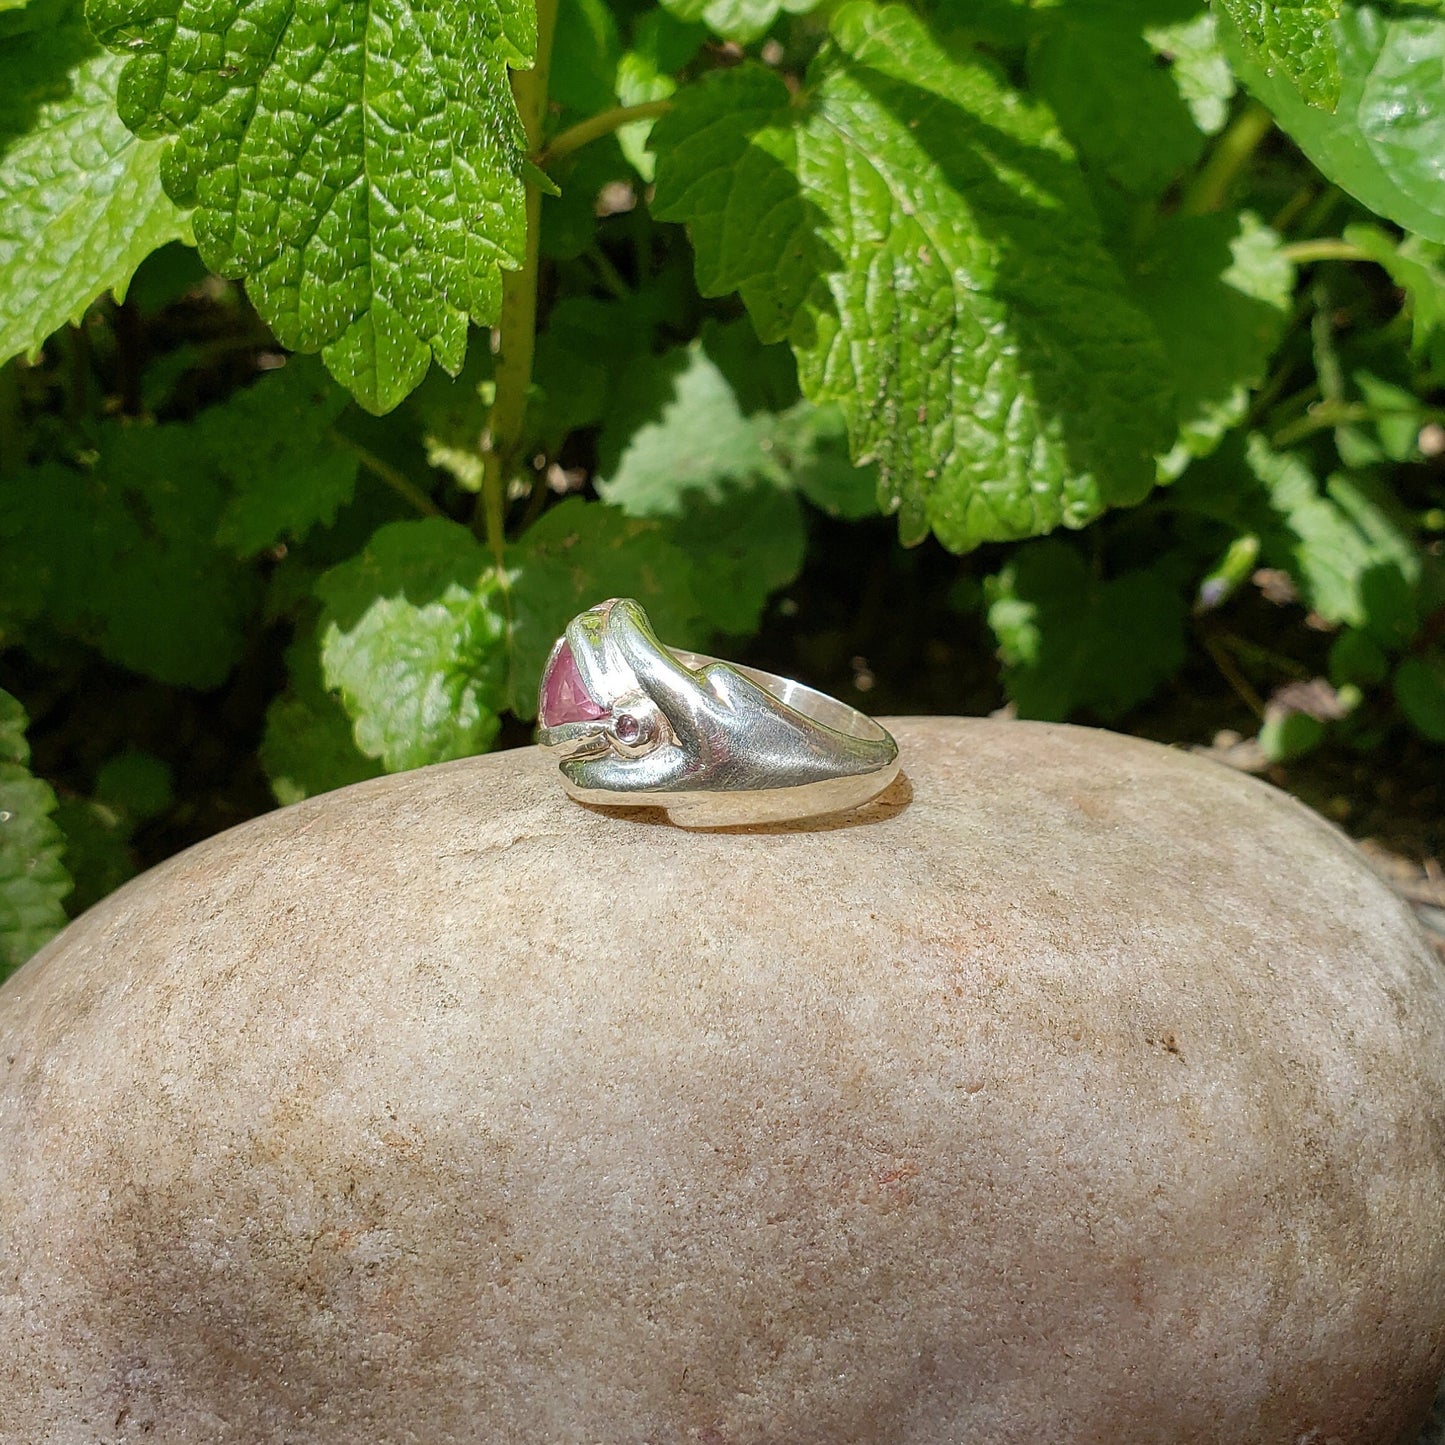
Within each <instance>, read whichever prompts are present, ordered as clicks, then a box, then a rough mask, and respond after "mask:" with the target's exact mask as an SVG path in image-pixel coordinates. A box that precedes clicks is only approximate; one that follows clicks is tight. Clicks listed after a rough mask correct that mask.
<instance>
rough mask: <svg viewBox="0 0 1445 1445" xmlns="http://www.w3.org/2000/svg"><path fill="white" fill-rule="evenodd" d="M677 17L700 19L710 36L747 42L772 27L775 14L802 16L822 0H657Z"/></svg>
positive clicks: (742, 42)
mask: <svg viewBox="0 0 1445 1445" xmlns="http://www.w3.org/2000/svg"><path fill="white" fill-rule="evenodd" d="M661 4H662V6H663V8H664V9H665V10H666V11H667V12H668V13H669V14H670V15H672V16H674V17H675V18H676V19H678V20H685V21H701V22H702V24H704V25H706V26H707V28H708V29H709V30H711V31H712V32H713V34H714V35H720V36H722V38H723V39H724V40H732V41H735V42H736V43H737V44H739V45H749V44H751V43H752V42H753V41H754V40H757V39H759V38H760V37H761V36H763V35H766V34H767V33H768V31H769V30H771V29H772V26H773V22H774V21H775V20H777V18H778V16H779V15H783V14H788V15H806V14H807V13H808V11H810V10H816V9H817V8H818V6H819V5H820V4H822V0H661Z"/></svg>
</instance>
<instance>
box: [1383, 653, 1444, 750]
mask: <svg viewBox="0 0 1445 1445" xmlns="http://www.w3.org/2000/svg"><path fill="white" fill-rule="evenodd" d="M1395 701H1396V702H1398V703H1399V704H1400V711H1401V712H1402V713H1404V714H1405V717H1406V719H1407V720H1408V721H1409V723H1410V725H1411V727H1413V728H1414V729H1415V731H1416V732H1418V733H1419V734H1420V735H1421V737H1426V738H1429V739H1430V741H1431V742H1432V743H1445V653H1440V652H1433V653H1425V654H1424V655H1422V656H1420V657H1407V658H1406V659H1405V660H1404V661H1403V662H1402V663H1401V664H1400V666H1399V667H1398V668H1397V669H1396V670H1395Z"/></svg>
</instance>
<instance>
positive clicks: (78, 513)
mask: <svg viewBox="0 0 1445 1445" xmlns="http://www.w3.org/2000/svg"><path fill="white" fill-rule="evenodd" d="M225 500H226V498H225V490H224V487H223V484H222V481H221V478H220V477H219V475H218V474H217V472H216V470H215V468H214V467H213V466H212V465H211V463H210V460H209V459H208V457H207V456H206V453H205V450H204V449H203V448H199V447H198V445H197V436H196V433H195V430H194V429H193V428H192V427H190V426H184V425H177V426H159V427H157V426H149V427H148V426H139V425H137V426H124V425H121V424H119V423H111V424H109V425H106V426H104V427H102V428H101V430H100V433H99V448H98V455H97V457H96V459H95V461H94V464H93V465H92V466H89V467H70V466H62V465H60V464H58V463H49V464H46V465H44V466H39V467H35V468H31V469H28V470H25V471H22V472H20V473H18V474H17V475H15V476H13V477H8V478H3V479H0V608H3V609H4V615H6V616H8V620H9V622H10V625H12V626H14V625H17V624H19V623H28V622H31V621H33V620H35V619H37V618H43V619H44V621H45V623H46V625H47V626H50V627H53V628H54V629H55V630H57V631H59V632H60V633H62V634H64V635H66V636H70V637H74V638H78V639H79V640H81V641H84V642H88V643H90V644H91V645H92V646H94V647H96V648H98V649H99V650H100V651H101V652H102V653H103V654H104V655H105V656H106V657H108V658H110V659H111V660H112V661H113V662H117V663H119V664H120V665H121V666H123V667H129V668H132V669H133V670H135V671H136V672H141V673H145V674H146V675H147V676H149V677H153V678H155V679H156V680H157V681H160V682H166V683H174V684H177V685H181V686H187V687H200V688H206V687H215V686H216V685H217V684H219V683H220V682H222V681H224V679H225V678H226V676H227V674H228V673H229V672H230V670H231V668H232V666H233V665H234V664H235V662H236V660H237V658H238V657H239V656H240V653H241V648H242V636H243V628H244V626H245V623H246V621H247V619H248V618H249V616H250V614H251V613H252V611H253V610H254V607H255V603H256V601H257V593H258V583H257V580H256V578H255V576H254V575H253V574H251V573H250V572H249V571H247V570H246V569H244V568H242V567H241V566H240V565H239V564H238V563H237V562H236V560H235V559H234V558H233V557H230V556H228V555H227V553H226V552H224V551H222V550H220V549H219V548H218V547H217V546H216V545H215V543H214V541H213V538H214V537H215V536H216V533H217V530H218V528H219V526H220V522H221V517H222V514H223V509H224V506H225Z"/></svg>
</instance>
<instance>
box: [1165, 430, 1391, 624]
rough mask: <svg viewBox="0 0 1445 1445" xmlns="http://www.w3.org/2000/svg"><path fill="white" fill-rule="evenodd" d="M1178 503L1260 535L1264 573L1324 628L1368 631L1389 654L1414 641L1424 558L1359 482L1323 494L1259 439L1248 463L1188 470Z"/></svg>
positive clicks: (1294, 456)
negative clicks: (1288, 582) (1285, 582)
mask: <svg viewBox="0 0 1445 1445" xmlns="http://www.w3.org/2000/svg"><path fill="white" fill-rule="evenodd" d="M1223 455H1224V454H1221V456H1223ZM1173 497H1174V500H1175V501H1176V502H1177V503H1178V504H1179V505H1181V506H1182V507H1184V508H1187V509H1189V510H1193V511H1198V512H1201V513H1203V514H1205V515H1207V516H1212V517H1215V518H1216V519H1218V520H1220V521H1223V522H1226V523H1228V524H1229V525H1231V526H1233V527H1235V528H1237V529H1238V530H1239V531H1240V532H1252V533H1256V534H1257V535H1258V536H1259V538H1260V555H1261V560H1262V561H1263V562H1264V564H1265V565H1267V566H1271V567H1278V568H1281V569H1283V570H1284V571H1286V572H1288V573H1289V574H1290V576H1291V577H1293V578H1294V580H1295V582H1296V584H1297V585H1298V587H1299V590H1300V595H1301V598H1302V599H1303V601H1304V603H1305V605H1306V606H1307V607H1309V608H1310V610H1311V611H1313V612H1316V613H1318V614H1319V616H1320V617H1322V618H1323V619H1324V620H1325V621H1326V622H1330V623H1338V624H1342V625H1345V626H1349V627H1356V628H1363V629H1365V630H1367V631H1368V632H1369V634H1370V635H1371V637H1372V638H1374V640H1375V641H1376V642H1377V643H1379V644H1381V645H1383V646H1387V647H1394V648H1398V647H1402V646H1404V645H1405V644H1406V643H1408V642H1409V640H1410V638H1411V637H1412V636H1413V635H1414V632H1415V629H1416V627H1417V626H1418V616H1417V611H1418V606H1417V602H1416V599H1415V589H1416V585H1417V583H1418V581H1419V578H1420V557H1419V554H1418V552H1417V550H1416V549H1415V547H1414V545H1413V544H1412V542H1411V541H1410V538H1409V537H1408V535H1407V534H1406V533H1405V532H1404V531H1403V530H1402V528H1401V527H1400V525H1399V523H1397V522H1396V520H1395V519H1394V518H1393V516H1392V515H1391V512H1390V510H1389V508H1388V507H1387V506H1386V505H1385V504H1384V503H1383V502H1382V501H1381V500H1380V499H1378V498H1376V497H1375V496H1374V495H1373V494H1372V492H1371V490H1370V489H1369V488H1368V486H1367V485H1366V484H1365V483H1364V482H1363V481H1362V479H1360V478H1358V477H1352V476H1349V475H1347V474H1344V473H1337V474H1335V475H1334V476H1332V477H1330V478H1329V480H1328V482H1327V483H1326V485H1324V486H1321V485H1320V483H1319V481H1318V480H1317V479H1316V477H1315V475H1314V473H1313V472H1312V471H1311V470H1310V467H1309V464H1308V462H1307V461H1306V460H1305V458H1304V457H1303V456H1302V455H1300V454H1299V453H1298V452H1276V451H1273V450H1271V449H1270V447H1269V445H1268V444H1267V443H1266V442H1265V440H1264V438H1263V437H1260V436H1257V435H1256V436H1251V437H1250V438H1249V442H1248V445H1247V447H1246V448H1245V452H1244V456H1243V458H1241V459H1239V460H1237V461H1236V460H1235V459H1234V458H1233V457H1232V456H1231V457H1229V458H1227V459H1226V460H1224V461H1223V463H1222V465H1221V466H1220V467H1218V468H1214V469H1210V468H1201V469H1199V470H1198V472H1197V474H1196V471H1195V470H1194V469H1191V471H1190V472H1189V473H1188V474H1187V475H1186V477H1185V478H1184V480H1183V481H1182V482H1181V483H1179V484H1178V486H1177V487H1176V489H1175V492H1174V494H1173Z"/></svg>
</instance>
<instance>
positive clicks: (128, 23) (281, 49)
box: [89, 0, 536, 412]
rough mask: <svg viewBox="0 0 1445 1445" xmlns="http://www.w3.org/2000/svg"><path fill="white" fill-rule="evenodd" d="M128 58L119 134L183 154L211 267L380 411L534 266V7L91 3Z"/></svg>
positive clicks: (483, 3) (526, 0)
mask: <svg viewBox="0 0 1445 1445" xmlns="http://www.w3.org/2000/svg"><path fill="white" fill-rule="evenodd" d="M89 19H90V22H91V26H92V28H93V29H94V30H95V32H96V34H97V35H98V36H99V38H100V39H101V40H102V41H104V42H105V43H106V44H107V45H109V46H111V47H112V48H113V49H115V50H116V51H118V52H120V53H124V54H129V55H130V56H131V57H132V58H131V60H130V63H129V64H128V65H127V67H126V70H125V74H124V76H123V77H122V80H121V86H120V113H121V117H122V118H123V119H124V120H125V122H126V124H127V125H129V126H130V127H131V128H132V129H133V130H135V131H137V133H139V134H143V135H163V134H164V135H173V136H175V137H176V140H175V142H174V144H173V145H172V147H171V148H170V149H169V151H168V152H167V154H166V158H165V167H164V177H165V185H166V189H167V191H168V192H169V193H170V195H171V196H172V197H173V198H174V199H175V200H176V201H177V202H178V203H179V204H181V205H187V206H190V205H193V206H195V207H196V212H195V217H194V224H195V232H196V240H197V243H198V244H199V246H200V249H201V254H202V256H203V257H204V258H205V260H206V263H207V264H208V265H209V266H210V267H211V268H212V269H213V270H215V271H217V272H219V273H220V274H221V275H224V276H235V277H245V278H246V279H247V283H248V290H249V292H250V295H251V299H252V301H253V302H254V303H255V305H256V309H257V310H258V311H259V312H260V313H261V315H262V316H263V317H264V318H265V319H266V321H267V322H268V323H269V324H270V325H271V327H272V329H273V330H274V331H275V332H276V335H277V337H278V338H279V339H280V341H281V342H282V344H283V345H285V346H287V347H289V348H291V349H293V350H297V351H317V350H321V351H322V353H323V356H324V358H325V361H326V365H327V366H328V368H329V369H330V370H331V373H332V375H334V376H335V377H336V378H337V380H338V381H340V382H342V384H343V385H345V386H346V387H348V388H349V389H350V390H351V391H352V393H353V394H354V395H355V396H356V397H357V399H358V400H359V401H360V402H361V403H362V405H363V406H365V407H366V408H367V409H368V410H371V411H376V412H384V411H387V410H389V409H390V408H391V407H393V406H395V405H396V404H397V402H399V401H400V400H401V399H402V397H404V396H405V395H406V394H407V393H408V392H409V391H410V390H411V389H412V388H413V387H414V386H415V385H416V384H417V383H418V382H419V381H420V380H421V378H422V376H423V375H424V374H425V373H426V369H427V366H428V363H429V362H430V360H431V358H432V357H433V356H435V358H436V359H437V361H439V362H440V363H441V365H442V366H443V367H445V368H446V369H447V370H448V371H452V372H455V371H456V370H457V369H458V368H459V367H460V366H461V364H462V358H463V355H464V353H465V350H466V341H467V322H468V319H469V318H470V319H472V320H474V321H476V322H478V323H481V324H487V323H490V322H491V321H493V320H495V319H496V316H497V314H498V310H499V308H500V304H501V274H500V268H502V267H513V266H518V265H520V264H521V260H522V253H523V242H524V229H525V220H524V208H523V186H522V182H521V179H520V176H521V169H522V161H523V148H524V141H523V136H522V131H521V124H520V121H519V119H518V117H517V113H516V108H515V105H514V104H513V101H512V93H511V88H510V85H509V82H508V66H526V65H528V64H530V62H531V59H532V52H533V48H534V45H535V39H536V35H535V31H536V26H535V20H534V16H533V11H532V5H531V0H439V3H437V4H434V5H422V4H416V3H413V0H395V3H388V4H381V3H380V0H367V3H364V4H347V5H335V6H329V7H328V6H324V5H323V6H316V5H306V4H303V3H301V0H273V3H266V4H260V5H257V4H247V3H242V0H89Z"/></svg>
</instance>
